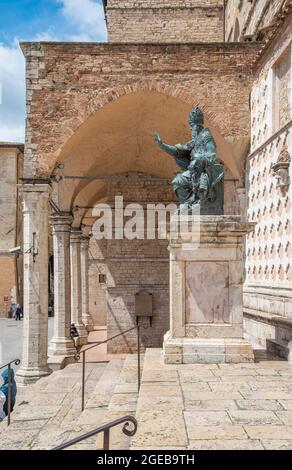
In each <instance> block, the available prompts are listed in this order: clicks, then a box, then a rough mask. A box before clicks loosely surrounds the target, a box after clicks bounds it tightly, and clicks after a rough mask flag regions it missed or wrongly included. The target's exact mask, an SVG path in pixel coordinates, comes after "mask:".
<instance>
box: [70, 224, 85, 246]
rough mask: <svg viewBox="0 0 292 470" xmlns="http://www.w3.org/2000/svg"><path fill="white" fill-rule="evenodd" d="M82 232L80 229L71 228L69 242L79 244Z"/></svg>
mask: <svg viewBox="0 0 292 470" xmlns="http://www.w3.org/2000/svg"><path fill="white" fill-rule="evenodd" d="M81 236H82V231H81V230H80V228H74V227H73V228H72V227H71V230H70V241H71V242H72V243H80V242H81Z"/></svg>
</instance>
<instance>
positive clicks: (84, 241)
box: [81, 235, 91, 246]
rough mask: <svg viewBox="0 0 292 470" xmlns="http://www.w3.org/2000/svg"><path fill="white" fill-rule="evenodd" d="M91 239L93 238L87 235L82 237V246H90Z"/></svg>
mask: <svg viewBox="0 0 292 470" xmlns="http://www.w3.org/2000/svg"><path fill="white" fill-rule="evenodd" d="M90 239H91V237H89V236H87V235H81V244H82V245H84V246H86V245H89V242H90Z"/></svg>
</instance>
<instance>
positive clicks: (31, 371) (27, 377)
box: [16, 366, 52, 386]
mask: <svg viewBox="0 0 292 470" xmlns="http://www.w3.org/2000/svg"><path fill="white" fill-rule="evenodd" d="M51 373H52V370H51V369H50V368H49V367H47V366H45V367H31V368H29V367H23V366H22V367H20V369H18V371H17V372H16V380H17V384H18V385H20V386H26V385H30V384H33V383H35V382H37V381H38V380H39V379H41V378H43V377H47V376H48V375H50V374H51Z"/></svg>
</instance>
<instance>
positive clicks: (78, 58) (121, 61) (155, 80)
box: [22, 43, 260, 177]
mask: <svg viewBox="0 0 292 470" xmlns="http://www.w3.org/2000/svg"><path fill="white" fill-rule="evenodd" d="M22 49H23V51H24V53H25V56H26V59H27V105H28V120H27V134H26V146H25V167H24V174H25V176H26V177H31V176H33V175H35V174H38V175H49V174H50V173H51V171H52V169H53V168H54V165H55V163H56V160H57V159H59V158H61V157H60V155H61V150H62V148H65V144H66V142H67V141H69V139H70V137H72V136H73V134H74V133H75V132H76V131H77V129H78V128H80V126H81V124H83V123H84V122H85V121H86V120H87V119H88V118H90V117H91V116H93V115H94V114H95V113H96V112H97V111H98V110H99V109H101V108H102V107H104V106H105V105H106V104H107V103H110V102H112V101H114V100H117V99H118V98H119V97H121V96H124V95H127V94H131V93H133V92H135V91H139V90H149V91H157V92H159V93H162V94H164V95H167V96H173V97H175V98H177V99H179V100H182V101H183V102H185V103H188V105H189V106H190V107H191V106H192V105H199V106H201V107H202V108H203V110H204V112H205V116H206V119H208V120H209V122H210V123H211V124H213V125H214V127H216V128H217V129H218V131H219V132H220V133H221V134H222V136H223V137H224V138H226V139H229V140H230V141H232V140H236V139H240V138H241V137H247V136H249V125H250V122H249V92H250V87H251V83H252V72H251V70H250V64H251V63H253V61H254V60H255V59H256V57H257V54H258V52H259V50H260V46H259V45H256V44H255V45H246V44H236V45H232V44H226V45H225V46H223V45H207V44H202V45H194V44H192V45H150V44H149V45H147V44H145V45H134V44H133V45H127V46H124V45H122V44H121V45H115V44H62V43H60V44H52V43H51V44H49V43H23V44H22ZM145 71H147V73H145ZM219 83H220V87H219V86H218V85H219ZM239 104H240V106H239ZM40 122H42V126H40V125H39V123H40ZM60 123H62V125H60Z"/></svg>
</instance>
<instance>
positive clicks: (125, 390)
mask: <svg viewBox="0 0 292 470" xmlns="http://www.w3.org/2000/svg"><path fill="white" fill-rule="evenodd" d="M143 362H144V355H141V373H142V371H143ZM138 395H139V392H138V365H137V354H129V355H128V356H127V357H126V359H125V362H124V365H123V368H122V370H121V373H120V376H119V380H118V382H117V384H116V386H115V389H114V393H113V395H112V397H111V400H110V402H109V406H108V410H107V412H106V414H105V417H104V422H105V423H108V422H110V421H113V420H115V419H118V418H121V417H123V416H127V415H129V416H134V417H135V415H136V408H137V401H138ZM122 429H123V424H122V425H120V426H117V427H115V428H113V429H112V430H111V434H110V449H111V450H128V449H129V448H130V445H131V439H132V438H131V437H129V436H126V435H125V434H124V433H123V431H122ZM102 439H103V436H101V435H100V436H98V439H97V448H98V449H102V444H103V442H102Z"/></svg>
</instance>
